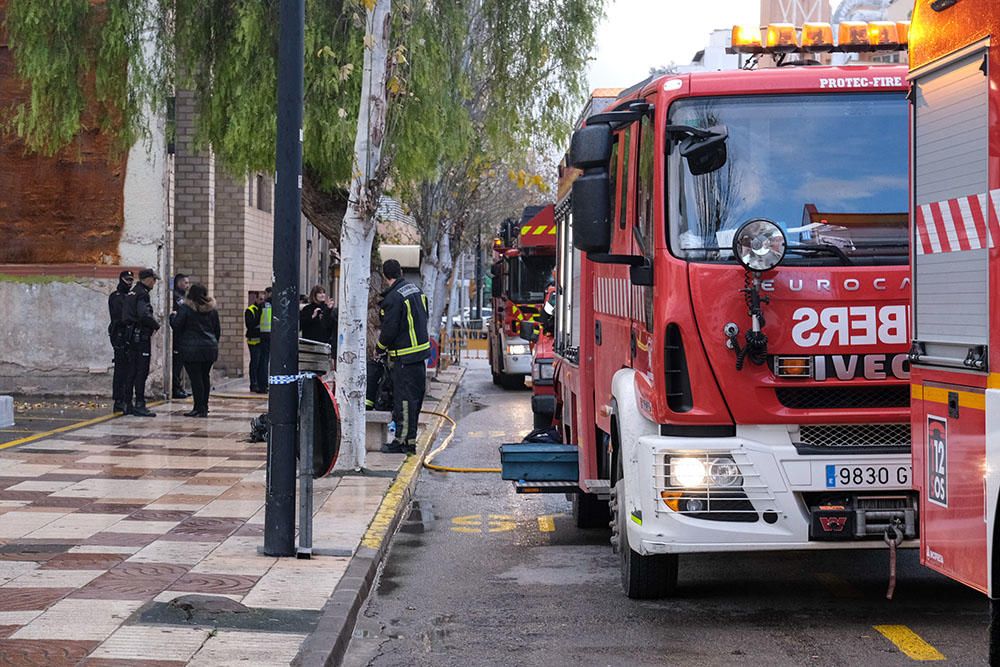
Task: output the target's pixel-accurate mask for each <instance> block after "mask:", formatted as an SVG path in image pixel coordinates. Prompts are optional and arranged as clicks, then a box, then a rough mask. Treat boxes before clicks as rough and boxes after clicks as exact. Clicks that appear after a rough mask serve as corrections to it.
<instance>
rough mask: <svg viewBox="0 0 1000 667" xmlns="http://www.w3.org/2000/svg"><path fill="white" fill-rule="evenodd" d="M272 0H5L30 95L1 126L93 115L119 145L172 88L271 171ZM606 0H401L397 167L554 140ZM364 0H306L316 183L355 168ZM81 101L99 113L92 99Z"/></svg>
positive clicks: (36, 135)
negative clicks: (481, 148) (483, 146)
mask: <svg viewBox="0 0 1000 667" xmlns="http://www.w3.org/2000/svg"><path fill="white" fill-rule="evenodd" d="M278 4H279V0H104V2H92V1H91V0H8V1H7V8H6V24H7V30H8V34H9V36H10V47H11V49H12V51H13V54H14V58H15V62H16V66H17V73H18V75H19V76H21V77H22V78H23V79H24V80H25V81H27V82H28V84H29V86H30V97H29V98H28V100H27V101H25V102H24V103H23V104H20V105H18V106H17V107H15V108H13V109H11V110H9V112H10V113H9V114H8V126H9V127H10V128H11V129H13V130H14V131H15V132H16V133H17V134H18V135H19V136H20V137H21V138H22V139H23V140H24V141H25V142H26V144H27V145H28V147H29V148H30V149H32V150H36V151H39V152H43V153H47V154H52V153H54V152H56V151H58V150H59V149H61V148H63V147H65V146H67V145H68V144H70V143H72V141H73V140H74V138H75V137H76V136H77V134H78V133H79V132H80V131H82V130H91V129H94V128H95V127H96V128H99V129H101V130H103V131H104V132H107V133H109V134H112V135H113V136H115V137H116V138H117V139H119V141H118V142H117V145H118V147H120V148H127V147H129V146H131V145H132V143H134V142H135V141H136V140H137V139H138V138H141V137H148V136H149V127H148V123H149V118H150V116H149V113H148V110H150V109H152V110H154V111H163V110H164V109H165V105H166V99H167V98H168V97H169V95H171V94H172V92H173V90H174V89H175V87H182V88H189V89H192V90H194V91H195V92H196V95H197V100H198V105H199V111H200V115H199V123H198V128H199V137H200V140H201V143H202V144H203V145H205V146H208V145H211V146H212V149H213V150H214V151H215V153H216V155H217V156H218V157H219V158H220V159H221V160H222V162H223V163H224V164H226V165H227V166H228V167H229V168H230V169H231V170H232V171H233V172H234V173H236V174H240V173H245V172H246V171H250V170H261V171H270V170H273V165H274V155H275V153H274V145H275V135H276V122H275V108H276V83H277V81H276V62H277V30H278ZM602 4H603V0H395V2H394V6H393V26H392V31H391V34H392V35H393V44H392V56H391V63H390V67H391V68H392V69H391V70H390V76H389V83H388V88H389V92H390V95H391V98H392V99H391V101H390V118H389V128H388V133H389V134H388V137H387V139H388V141H387V146H388V147H389V153H388V155H387V158H386V159H387V164H389V165H391V172H390V174H389V175H390V177H391V179H392V181H393V182H400V181H405V180H409V179H417V178H428V177H430V178H433V177H434V176H435V175H436V174H437V173H439V171H440V168H441V165H442V164H443V163H454V162H457V161H461V160H462V159H463V158H465V157H467V156H469V155H470V154H473V153H475V152H476V146H475V145H474V144H475V143H482V142H484V141H488V142H489V144H490V145H491V146H493V147H494V149H495V150H501V151H508V150H510V149H511V148H512V147H524V146H527V145H529V144H531V143H533V142H537V141H538V140H539V138H542V139H544V140H559V139H561V138H562V137H563V136H564V133H565V131H566V129H567V127H568V126H567V120H568V119H569V118H571V117H572V114H573V113H574V112H575V110H576V109H577V108H578V106H579V102H580V101H581V100H582V92H583V71H584V65H585V62H586V58H587V56H588V51H589V46H588V45H589V44H591V43H592V37H593V33H594V29H595V26H596V22H597V20H598V19H599V17H600V13H601V8H602ZM366 9H367V8H366V4H365V1H364V0H307V6H306V63H305V66H306V89H305V100H306V110H305V120H304V136H305V145H304V162H305V165H306V173H307V175H308V177H310V178H312V179H313V180H314V181H315V184H316V185H317V186H318V187H319V188H320V189H322V190H327V191H330V190H332V189H335V188H343V187H344V186H345V185H346V183H347V181H348V180H349V179H350V177H351V173H350V171H351V158H352V156H351V150H350V148H351V145H352V142H353V138H354V132H355V129H356V127H357V109H358V100H359V96H360V92H361V91H360V84H361V71H360V70H361V62H362V55H363V46H364V45H363V39H364V20H365V12H366ZM88 102H94V103H95V104H96V109H97V114H96V116H95V115H93V114H88V113H87V108H88Z"/></svg>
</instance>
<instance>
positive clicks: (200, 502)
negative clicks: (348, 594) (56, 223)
mask: <svg viewBox="0 0 1000 667" xmlns="http://www.w3.org/2000/svg"><path fill="white" fill-rule="evenodd" d="M188 409H190V406H189V405H185V404H182V403H173V404H169V405H164V406H160V408H159V409H158V411H159V413H160V414H159V416H158V417H157V418H156V419H136V418H130V417H125V418H116V419H112V420H110V421H107V422H103V423H101V424H97V425H94V426H90V427H86V428H83V429H80V430H76V431H72V432H69V433H63V434H58V435H56V436H53V437H51V438H48V439H45V440H40V441H36V442H33V443H30V444H26V445H22V446H19V447H16V448H12V449H7V450H4V451H0V665H4V666H8V667H14V666H20V665H46V666H47V667H60V666H62V665H80V666H86V667H112V666H115V665H129V666H130V667H161V666H162V667H167V666H178V667H179V666H180V665H187V664H190V665H199V666H207V665H224V664H247V665H254V666H255V667H259V666H261V665H272V664H273V665H287V664H288V663H289V661H291V660H292V658H293V657H294V656H295V654H296V652H297V651H298V649H299V646H300V645H301V643H302V641H303V640H304V639H305V637H306V635H307V634H308V632H309V631H310V626H309V624H308V623H303V624H301V626H295V623H294V619H295V618H297V617H296V614H299V615H300V616H301V617H302V618H313V619H314V620H315V617H316V616H317V615H318V613H319V611H320V610H321V609H322V608H323V605H324V604H325V603H326V601H327V599H328V597H329V596H330V594H331V593H332V592H333V590H334V587H335V586H336V585H337V583H338V582H339V581H340V578H341V577H342V576H343V573H344V571H345V570H346V568H347V564H348V562H349V560H350V559H349V558H346V557H341V558H338V557H317V558H314V559H312V560H307V561H303V560H295V559H277V558H269V557H265V556H262V555H259V554H258V551H257V550H258V547H260V546H261V545H262V543H263V527H264V485H265V456H266V447H265V445H263V444H261V443H255V444H251V443H247V442H244V441H243V440H244V439H245V437H246V435H247V433H248V431H249V420H250V419H251V418H252V417H253V416H255V415H257V414H260V413H261V412H264V411H266V403H263V402H260V401H259V399H258V400H257V401H253V400H235V399H234V400H218V401H215V400H213V404H212V412H211V415H210V417H209V418H208V419H186V418H184V417H182V416H181V414H180V413H182V412H184V411H186V410H188ZM401 462H402V457H400V456H390V455H381V454H378V453H373V454H370V455H369V457H368V465H369V466H370V467H372V468H375V469H380V470H383V471H387V472H388V471H393V470H396V469H397V468H398V466H399V464H400V463H401ZM391 482H392V479H391V474H386V475H384V476H381V477H377V476H344V477H334V478H328V479H324V480H318V481H317V482H316V490H315V506H316V508H317V509H316V513H315V520H314V534H315V536H316V537H315V542H314V547H315V548H334V549H348V550H353V549H356V548H357V545H358V544H359V543H360V540H361V538H362V536H363V534H364V532H365V530H366V528H367V527H368V525H369V523H370V521H371V518H372V516H373V515H374V514H375V512H376V510H377V508H378V506H379V503H380V502H381V500H382V497H383V495H384V493H385V491H386V490H387V488H388V486H389V485H390V483H391ZM192 594H195V595H203V596H213V597H215V598H220V599H222V598H224V599H225V600H229V601H233V602H235V603H239V604H240V605H243V606H244V607H246V608H247V609H249V610H250V611H251V612H253V611H260V612H263V615H264V616H265V617H266V616H267V614H268V613H271V614H272V615H275V614H277V612H274V611H273V610H281V611H283V612H287V613H288V614H290V616H289V618H292V622H291V624H290V625H289V624H286V626H284V627H283V628H282V631H280V632H267V631H261V630H259V629H257V630H253V631H247V630H240V629H238V628H221V627H220V628H216V629H213V627H211V626H208V625H205V626H200V625H186V624H180V623H175V624H169V623H168V624H164V623H154V622H146V621H145V620H144V618H145V616H144V613H145V612H148V611H149V610H150V609H151V608H154V607H156V606H157V603H170V602H171V601H176V600H177V599H178V598H182V597H183V596H190V595H192ZM160 606H162V605H160Z"/></svg>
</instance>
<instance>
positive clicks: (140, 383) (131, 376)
mask: <svg viewBox="0 0 1000 667" xmlns="http://www.w3.org/2000/svg"><path fill="white" fill-rule="evenodd" d="M159 278H160V277H159V276H158V275H156V271H154V270H153V269H143V270H142V271H140V272H139V282H137V283H136V284H135V285H134V286H133V287H132V291H131V292H129V294H128V296H127V297H126V298H125V308H124V316H123V319H124V321H125V326H126V327H127V332H128V336H129V350H128V367H129V372H128V379H127V381H126V386H125V392H126V394H125V397H126V402H127V403H128V404H129V413H130V414H132V415H135V416H136V417H155V416H156V413H155V412H152V411H150V409H149V408H147V407H146V378H147V377H148V376H149V358H150V353H151V351H152V345H151V343H150V340H151V339H152V337H153V334H154V333H156V332H157V330H158V329H159V328H160V323H159V322H157V321H156V317H155V316H154V315H153V306H152V304H151V303H150V302H149V293H150V292H151V291H152V289H153V287H154V286H156V281H157V280H159ZM133 395H134V402H133Z"/></svg>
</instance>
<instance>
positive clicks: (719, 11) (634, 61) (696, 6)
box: [590, 0, 760, 88]
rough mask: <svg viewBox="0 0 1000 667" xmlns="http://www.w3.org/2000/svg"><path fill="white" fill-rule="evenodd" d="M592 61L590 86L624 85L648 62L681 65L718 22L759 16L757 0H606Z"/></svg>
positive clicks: (644, 71) (726, 24)
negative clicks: (604, 12)
mask: <svg viewBox="0 0 1000 667" xmlns="http://www.w3.org/2000/svg"><path fill="white" fill-rule="evenodd" d="M606 14H607V18H606V19H605V20H604V23H603V24H602V25H601V27H600V29H599V30H598V33H597V48H596V49H595V50H594V53H593V56H594V57H595V60H594V61H593V62H592V63H591V64H590V87H591V88H602V87H611V88H624V87H626V86H630V85H632V84H633V83H637V82H639V81H641V80H642V79H644V78H646V76H648V74H649V68H650V67H655V66H658V65H666V64H668V63H670V62H671V61H673V62H675V63H677V64H679V65H685V64H687V63H689V62H691V58H692V57H693V56H694V54H695V52H696V51H698V50H700V49H702V48H703V47H704V46H705V45H706V44H707V43H708V33H710V32H711V31H712V30H714V29H716V28H726V29H730V28H732V27H733V26H734V25H736V24H745V23H749V24H757V23H759V21H760V3H759V2H758V0H608V3H607V9H606Z"/></svg>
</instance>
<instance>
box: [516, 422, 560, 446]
mask: <svg viewBox="0 0 1000 667" xmlns="http://www.w3.org/2000/svg"><path fill="white" fill-rule="evenodd" d="M521 442H535V443H553V444H556V443H561V442H562V438H560V437H559V431H558V429H556V428H555V427H554V426H546V427H543V428H536V429H535V430H534V431H532V432H531V433H529V434H528V435H526V436H524V439H523V440H521Z"/></svg>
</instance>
